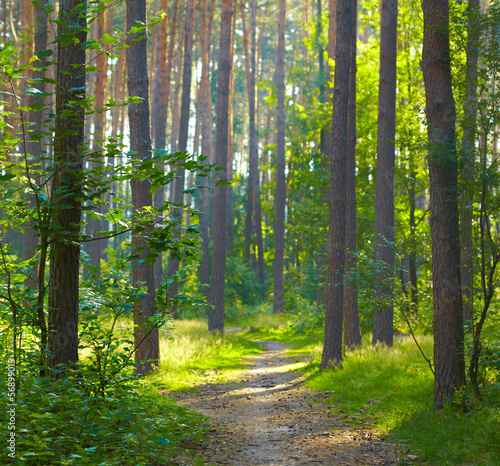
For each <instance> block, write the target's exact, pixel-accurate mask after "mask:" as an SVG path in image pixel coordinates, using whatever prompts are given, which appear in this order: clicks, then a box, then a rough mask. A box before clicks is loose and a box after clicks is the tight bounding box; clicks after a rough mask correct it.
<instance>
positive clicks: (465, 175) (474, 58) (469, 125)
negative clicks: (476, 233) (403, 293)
mask: <svg viewBox="0 0 500 466" xmlns="http://www.w3.org/2000/svg"><path fill="white" fill-rule="evenodd" d="M479 11H480V6H479V0H469V9H468V12H467V15H468V17H467V28H468V34H467V67H466V72H465V73H466V74H465V104H464V121H463V152H462V160H461V166H460V169H461V186H460V193H461V194H460V200H459V202H460V250H461V257H460V263H461V267H460V274H461V276H460V279H461V283H462V299H463V302H462V306H463V315H464V321H465V323H466V324H467V326H468V327H469V328H470V327H472V323H473V318H474V315H473V309H474V306H473V304H474V303H473V278H474V275H473V257H474V256H473V254H474V251H473V243H472V215H473V207H472V199H473V196H474V192H473V190H474V185H473V183H474V161H475V139H476V113H477V107H476V105H477V67H478V59H479V35H480V33H481V31H480V29H479V24H478V22H479V21H478V20H479V18H478V15H479Z"/></svg>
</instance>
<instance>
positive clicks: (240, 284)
mask: <svg viewBox="0 0 500 466" xmlns="http://www.w3.org/2000/svg"><path fill="white" fill-rule="evenodd" d="M225 293H226V294H225V302H226V305H227V308H228V309H232V308H234V307H235V306H237V305H238V303H241V304H244V305H250V306H252V305H255V304H257V303H259V302H260V301H261V300H262V299H263V286H262V285H261V284H260V283H259V277H258V274H257V271H256V270H255V269H253V268H251V267H249V266H248V264H246V263H245V262H244V261H243V260H242V259H240V258H239V257H235V256H232V257H228V258H227V260H226V288H225Z"/></svg>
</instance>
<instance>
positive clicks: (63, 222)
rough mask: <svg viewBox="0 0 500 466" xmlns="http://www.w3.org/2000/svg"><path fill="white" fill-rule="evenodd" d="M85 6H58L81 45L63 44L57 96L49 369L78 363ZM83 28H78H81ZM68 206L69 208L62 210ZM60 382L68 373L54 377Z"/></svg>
mask: <svg viewBox="0 0 500 466" xmlns="http://www.w3.org/2000/svg"><path fill="white" fill-rule="evenodd" d="M84 6H85V2H81V1H78V0H61V2H60V4H59V19H60V21H61V22H60V24H59V25H58V36H61V35H62V34H64V33H65V32H69V33H74V34H75V37H76V38H77V39H78V41H75V42H72V43H71V44H67V45H65V46H64V47H62V46H61V44H60V43H59V54H58V55H59V59H58V67H57V82H58V87H57V93H56V115H57V118H56V127H55V137H54V164H55V167H54V175H53V181H52V193H53V202H54V204H55V209H54V211H55V215H54V216H53V217H52V222H51V223H52V224H53V225H57V226H58V227H59V228H60V231H61V233H62V234H64V241H62V240H61V238H57V240H55V239H56V238H52V242H51V246H50V250H51V260H50V288H49V302H48V306H49V319H48V329H49V334H48V337H49V338H48V350H49V352H50V356H49V360H48V363H49V367H51V368H55V367H56V366H57V365H59V364H63V365H75V364H76V363H77V362H78V284H79V266H80V246H79V244H78V237H79V233H80V227H79V226H75V225H79V222H80V221H81V203H80V200H79V197H80V193H81V189H82V187H81V184H80V175H81V170H82V168H83V164H82V160H83V154H82V150H83V143H84V134H83V124H84V121H85V120H84V109H83V106H82V107H80V106H79V105H74V103H73V102H75V101H76V102H78V101H80V100H82V99H83V98H84V94H83V95H82V91H81V89H82V88H84V87H85V49H83V48H82V47H81V45H80V44H82V43H84V42H85V40H86V30H85V26H86V24H85V22H86V21H85V17H84V16H83V15H81V14H80V13H79V11H80V9H81V8H84ZM76 25H78V27H76ZM58 205H61V206H62V205H64V209H58V208H57V206H58ZM53 375H54V376H55V377H56V378H58V377H61V376H63V375H64V372H54V373H53Z"/></svg>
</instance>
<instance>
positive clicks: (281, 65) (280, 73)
mask: <svg viewBox="0 0 500 466" xmlns="http://www.w3.org/2000/svg"><path fill="white" fill-rule="evenodd" d="M285 23H286V0H279V17H278V49H277V57H276V58H277V60H276V84H277V86H278V90H277V97H278V104H277V111H276V118H277V129H278V132H277V138H276V158H277V169H276V220H275V225H274V296H273V312H274V313H275V314H277V313H281V312H283V311H284V298H285V288H284V281H283V269H284V254H285V204H286V180H285Z"/></svg>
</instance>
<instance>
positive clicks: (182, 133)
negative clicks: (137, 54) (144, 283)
mask: <svg viewBox="0 0 500 466" xmlns="http://www.w3.org/2000/svg"><path fill="white" fill-rule="evenodd" d="M193 28H194V0H188V2H187V5H186V18H185V21H184V29H185V35H184V65H183V69H182V98H181V118H180V123H179V143H178V146H177V150H179V151H186V150H187V142H188V135H189V108H190V106H191V75H192V68H193ZM185 177H186V176H185V170H184V167H177V169H176V177H175V183H174V203H175V204H183V203H184V184H185ZM182 211H183V209H182V207H176V208H174V213H173V215H174V217H175V220H176V222H177V223H178V225H177V228H176V234H177V235H178V237H179V240H180V237H181V229H182ZM179 267H180V264H179V260H178V259H171V260H170V263H169V273H168V275H169V277H172V276H173V275H174V274H176V273H177V272H178V271H179ZM168 292H169V294H170V295H171V296H175V295H176V294H178V293H179V282H178V281H177V280H174V281H173V283H172V284H171V285H170V286H169V289H168ZM171 312H172V316H173V317H174V319H176V318H177V306H172V310H171Z"/></svg>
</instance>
